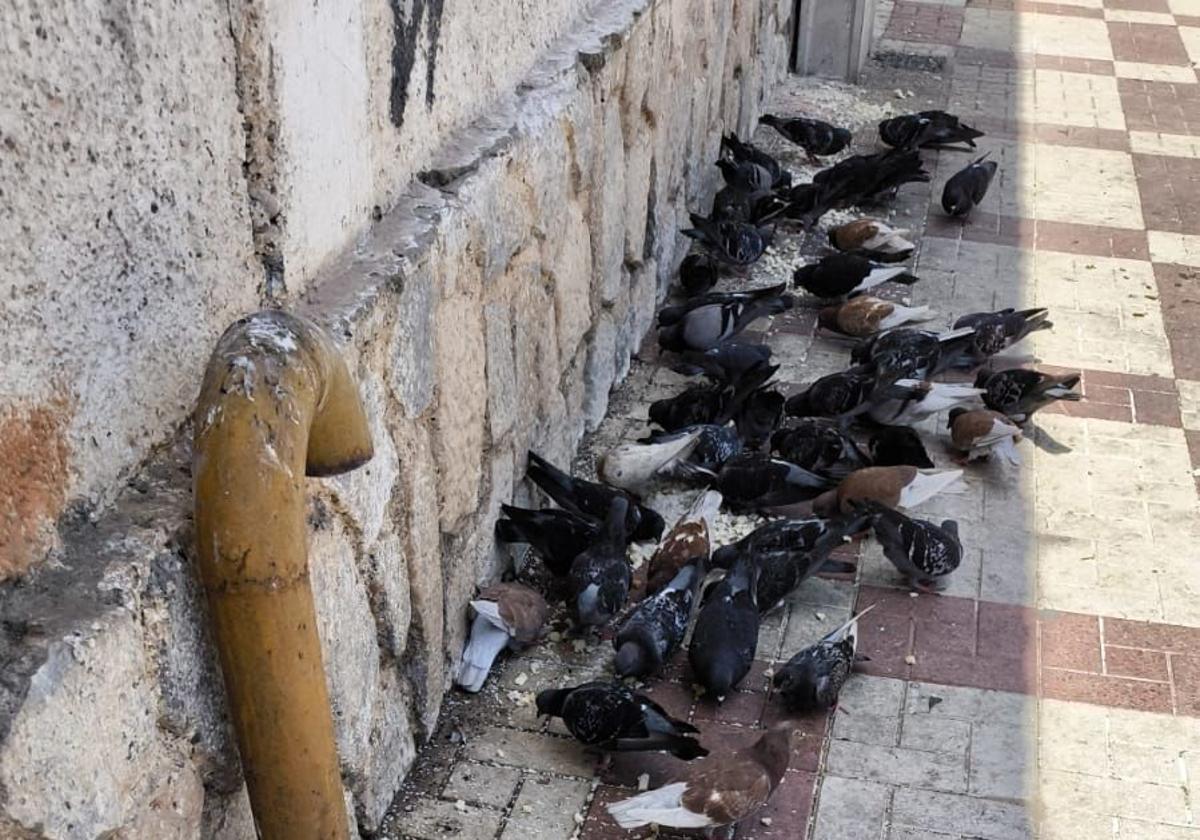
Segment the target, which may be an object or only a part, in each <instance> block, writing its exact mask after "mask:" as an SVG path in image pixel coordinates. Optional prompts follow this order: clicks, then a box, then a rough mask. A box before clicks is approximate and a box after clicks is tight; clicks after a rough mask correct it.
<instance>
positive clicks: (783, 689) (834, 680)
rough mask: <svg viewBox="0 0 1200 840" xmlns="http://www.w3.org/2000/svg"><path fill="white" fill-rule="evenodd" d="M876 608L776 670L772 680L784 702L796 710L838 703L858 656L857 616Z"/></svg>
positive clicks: (854, 617) (816, 708) (817, 708)
mask: <svg viewBox="0 0 1200 840" xmlns="http://www.w3.org/2000/svg"><path fill="white" fill-rule="evenodd" d="M874 608H875V605H874V604H871V606H869V607H867V608H866V609H864V610H863V611H862V612H860V613H859V614H858V615H855V616H853V617H851V618H850V620H849V621H847V622H846V623H845V624H843V625H842V626H841V627H838V628H836V629H835V630H831V631H830V632H829V633H827V634H826V635H825V636H823V637H822V638H821V640H820V641H819V642H817V643H816V644H815V645H809V646H808V647H806V648H804V650H802V651H800V652H799V653H797V654H796V655H795V656H793V657H792V658H791V659H789V660H788V661H787V663H786V664H784V666H783V667H782V668H780V669H779V670H778V671H776V672H775V676H774V677H773V678H772V680H771V682H772V683H773V684H774V686H775V690H776V693H777V694H778V695H779V696H781V697H782V698H783V702H784V705H786V706H787V707H788V708H789V709H791V710H793V711H797V712H815V711H820V710H821V709H828V708H831V707H833V706H834V705H835V704H836V703H837V699H838V694H840V693H841V691H842V686H843V685H845V684H846V680H847V679H849V677H850V671H851V670H852V669H853V668H854V663H855V662H856V661H857V660H858V656H857V651H858V620H859V619H860V618H862V617H863V616H864V615H866V614H867V613H868V612H870V611H871V610H872V609H874Z"/></svg>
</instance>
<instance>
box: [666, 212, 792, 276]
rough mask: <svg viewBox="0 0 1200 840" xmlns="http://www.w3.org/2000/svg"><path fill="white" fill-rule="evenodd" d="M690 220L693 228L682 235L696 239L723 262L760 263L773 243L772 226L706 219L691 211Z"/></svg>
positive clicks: (742, 265) (745, 264)
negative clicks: (760, 258) (770, 227)
mask: <svg viewBox="0 0 1200 840" xmlns="http://www.w3.org/2000/svg"><path fill="white" fill-rule="evenodd" d="M691 220H692V227H690V228H688V229H686V230H684V231H682V233H683V235H684V236H687V237H690V238H691V239H695V240H696V241H697V242H699V243H700V244H701V245H702V246H704V248H705V249H707V251H708V252H709V253H710V254H712V255H713V256H714V257H716V258H717V259H718V260H720V261H721V262H724V263H728V264H729V265H732V266H735V267H739V268H740V267H744V266H748V265H751V264H753V263H756V262H758V259H759V257H761V256H762V255H763V252H764V251H766V250H767V246H768V245H770V244H771V236H772V232H771V230H770V229H769V228H765V227H758V226H756V225H752V224H748V223H746V222H737V221H729V220H718V219H706V218H704V217H703V216H701V215H699V214H697V213H692V214H691Z"/></svg>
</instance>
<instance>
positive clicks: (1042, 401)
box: [975, 368, 1083, 423]
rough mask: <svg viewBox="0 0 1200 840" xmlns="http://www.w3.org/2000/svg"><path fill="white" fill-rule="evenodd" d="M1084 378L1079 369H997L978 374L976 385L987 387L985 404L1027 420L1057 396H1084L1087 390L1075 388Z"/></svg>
mask: <svg viewBox="0 0 1200 840" xmlns="http://www.w3.org/2000/svg"><path fill="white" fill-rule="evenodd" d="M1080 379H1082V377H1081V376H1080V375H1079V374H1078V373H1069V374H1066V375H1064V376H1052V375H1050V374H1048V373H1041V372H1039V371H1036V370H1025V369H1023V368H1014V369H1013V370H1002V371H998V372H996V373H992V372H990V371H986V370H981V371H980V372H979V373H978V374H977V375H976V377H975V387H977V388H983V389H984V391H985V393H984V395H983V404H984V405H986V406H987V407H988V408H990V409H992V410H993V411H999V412H1000V413H1001V414H1005V415H1007V416H1008V417H1011V418H1012V419H1013V420H1016V421H1017V422H1018V423H1024V422H1025V421H1026V420H1028V419H1029V417H1030V415H1032V414H1033V413H1034V412H1035V411H1037V410H1038V409H1042V408H1045V407H1046V406H1048V405H1050V404H1051V403H1053V402H1056V401H1057V400H1067V401H1069V402H1078V401H1079V400H1081V399H1083V394H1080V393H1079V392H1078V391H1075V390H1073V389H1074V388H1075V386H1077V385H1078V384H1079V380H1080Z"/></svg>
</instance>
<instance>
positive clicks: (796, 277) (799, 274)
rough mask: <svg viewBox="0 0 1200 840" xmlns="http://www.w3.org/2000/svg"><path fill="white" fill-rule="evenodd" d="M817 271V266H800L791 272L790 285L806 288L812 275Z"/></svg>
mask: <svg viewBox="0 0 1200 840" xmlns="http://www.w3.org/2000/svg"><path fill="white" fill-rule="evenodd" d="M816 271H817V264H816V263H813V264H812V265H802V266H800V267H799V268H797V269H796V270H795V271H794V272H792V285H793V286H799V287H801V288H807V284H808V283H810V282H812V277H813V274H815V273H816Z"/></svg>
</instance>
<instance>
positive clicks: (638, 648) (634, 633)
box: [613, 563, 703, 679]
mask: <svg viewBox="0 0 1200 840" xmlns="http://www.w3.org/2000/svg"><path fill="white" fill-rule="evenodd" d="M702 574H703V571H702V568H701V566H700V564H697V563H694V564H691V565H688V566H684V567H683V568H682V569H680V570H679V572H678V573H676V575H675V577H673V578H671V580H670V581H669V582H668V583H667V585H666V586H665V587H663V588H662V589H660V590H659V591H658V592H656V593H655V594H654V595H651V596H650V597H649V598H646V599H645V600H644V601H642V602H641V603H640V604H638V605H637V606H636V607H634V608H633V609H632V610H630V612H629V614H628V615H627V616H625V618H624V619H623V620H622V621H621V623H620V625H619V626H618V627H617V635H616V636H614V637H613V648H615V649H616V651H617V659H616V664H615V666H614V667H615V668H616V671H617V676H620V677H639V678H641V679H645V678H646V677H650V676H653V675H654V674H657V673H658V672H659V671H660V670H662V667H663V665H664V664H665V663H666V662H667V660H669V659H670V658H671V655H672V654H673V653H675V651H676V649H677V648H678V647H679V643H680V642H682V641H683V635H684V633H686V632H687V627H688V622H689V621H691V618H692V602H693V601H694V600H695V597H696V590H697V589H698V588H699V585H700V577H701V575H702Z"/></svg>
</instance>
